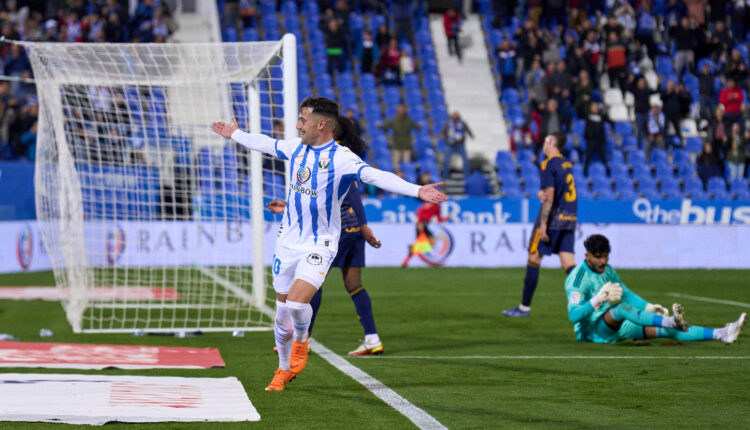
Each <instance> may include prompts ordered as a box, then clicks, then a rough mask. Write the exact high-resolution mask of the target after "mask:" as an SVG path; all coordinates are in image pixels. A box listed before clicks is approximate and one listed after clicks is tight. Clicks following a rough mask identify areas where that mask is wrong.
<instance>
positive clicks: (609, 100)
mask: <svg viewBox="0 0 750 430" xmlns="http://www.w3.org/2000/svg"><path fill="white" fill-rule="evenodd" d="M624 103H625V101H624V99H623V97H622V91H620V89H619V88H610V89H608V90H607V91H606V92H605V93H604V104H605V105H607V106H613V105H621V104H624Z"/></svg>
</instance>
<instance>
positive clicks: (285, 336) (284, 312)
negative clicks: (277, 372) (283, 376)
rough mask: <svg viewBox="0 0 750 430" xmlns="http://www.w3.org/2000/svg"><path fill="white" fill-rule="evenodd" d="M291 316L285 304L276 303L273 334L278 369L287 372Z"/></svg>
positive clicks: (290, 351)
mask: <svg viewBox="0 0 750 430" xmlns="http://www.w3.org/2000/svg"><path fill="white" fill-rule="evenodd" d="M292 330H293V328H292V316H291V314H290V313H289V308H287V307H286V303H282V302H279V301H276V324H274V326H273V334H274V337H275V338H276V350H277V351H278V352H279V369H283V370H286V371H289V356H290V355H292V342H291V340H292Z"/></svg>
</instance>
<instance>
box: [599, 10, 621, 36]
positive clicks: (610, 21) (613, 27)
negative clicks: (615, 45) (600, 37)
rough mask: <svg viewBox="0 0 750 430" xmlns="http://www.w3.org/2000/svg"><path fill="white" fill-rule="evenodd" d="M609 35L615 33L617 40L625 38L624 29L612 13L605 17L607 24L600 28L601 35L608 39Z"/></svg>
mask: <svg viewBox="0 0 750 430" xmlns="http://www.w3.org/2000/svg"><path fill="white" fill-rule="evenodd" d="M610 33H615V36H617V39H618V40H619V39H622V38H623V36H625V27H623V25H622V24H620V23H619V22H618V21H617V17H616V16H615V14H614V13H612V12H610V14H609V16H607V22H605V23H604V25H603V26H602V34H606V35H607V37H609V34H610Z"/></svg>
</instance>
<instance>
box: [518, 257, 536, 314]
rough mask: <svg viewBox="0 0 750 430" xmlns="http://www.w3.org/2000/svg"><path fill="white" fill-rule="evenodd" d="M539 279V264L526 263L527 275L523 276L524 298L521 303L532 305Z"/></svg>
mask: <svg viewBox="0 0 750 430" xmlns="http://www.w3.org/2000/svg"><path fill="white" fill-rule="evenodd" d="M538 281H539V266H537V265H535V264H531V263H530V262H529V263H526V276H524V278H523V298H522V300H521V303H522V304H523V305H524V306H531V299H532V298H534V290H536V284H537V282H538Z"/></svg>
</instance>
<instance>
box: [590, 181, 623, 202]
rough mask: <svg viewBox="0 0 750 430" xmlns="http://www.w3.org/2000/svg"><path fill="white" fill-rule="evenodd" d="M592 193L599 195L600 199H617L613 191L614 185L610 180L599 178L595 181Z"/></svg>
mask: <svg viewBox="0 0 750 430" xmlns="http://www.w3.org/2000/svg"><path fill="white" fill-rule="evenodd" d="M592 191H593V192H594V193H596V194H597V195H598V197H599V198H600V199H605V200H611V199H615V198H617V196H616V195H615V193H614V191H612V184H611V183H610V180H609V178H606V177H604V178H601V177H597V178H595V179H594V182H593V186H592Z"/></svg>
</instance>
